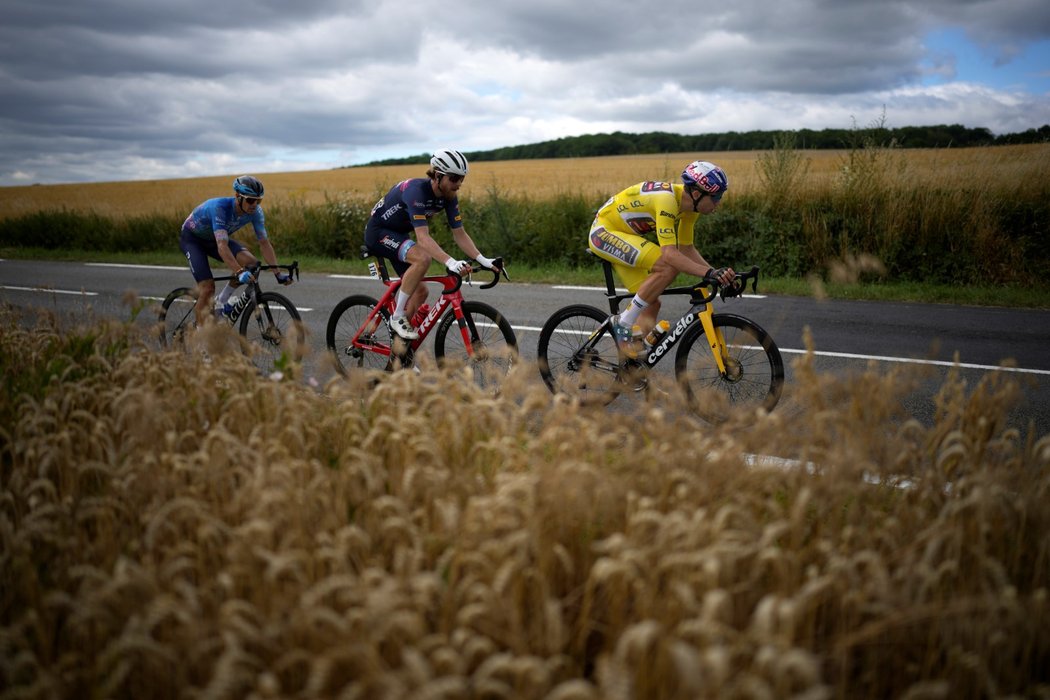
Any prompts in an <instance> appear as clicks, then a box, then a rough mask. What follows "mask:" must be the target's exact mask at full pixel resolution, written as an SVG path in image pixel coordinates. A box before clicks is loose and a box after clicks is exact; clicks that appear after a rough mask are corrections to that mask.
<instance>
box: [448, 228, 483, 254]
mask: <svg viewBox="0 0 1050 700" xmlns="http://www.w3.org/2000/svg"><path fill="white" fill-rule="evenodd" d="M452 238H453V239H455V241H456V245H458V246H459V249H460V250H462V251H463V252H464V253H466V254H467V257H469V258H471V259H473V260H477V259H478V257H480V256H481V251H480V250H478V247H477V246H476V245H474V241H473V239H471V237H470V234H468V233H467V229H466V228H465V227H463V226H460V227H459V228H454V229H452Z"/></svg>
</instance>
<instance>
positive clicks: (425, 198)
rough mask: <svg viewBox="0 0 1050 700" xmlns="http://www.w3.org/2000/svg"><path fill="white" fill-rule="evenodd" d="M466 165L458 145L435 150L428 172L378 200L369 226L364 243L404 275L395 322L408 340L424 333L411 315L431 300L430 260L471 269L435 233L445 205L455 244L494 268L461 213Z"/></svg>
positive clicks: (459, 270) (457, 268)
mask: <svg viewBox="0 0 1050 700" xmlns="http://www.w3.org/2000/svg"><path fill="white" fill-rule="evenodd" d="M467 167H468V166H467V159H466V157H465V156H464V155H463V154H462V153H460V152H459V151H454V150H441V151H437V152H435V153H434V155H433V157H432V158H431V159H430V169H429V170H427V176H426V177H425V178H422V177H420V178H413V179H411V180H405V181H403V182H399V183H398V184H396V185H394V187H393V188H391V190H390V191H389V192H388V193H387V194H386V196H385V197H383V198H382V199H380V200H379V201H378V202H376V205H375V206H374V207H373V208H372V214H371V216H369V218H368V223H367V225H366V226H365V245H367V246H368V249H369V250H370V251H371V252H372V253H374V254H375V255H379V256H381V257H383V258H386V259H388V260H390V261H391V264H392V265H393V267H394V270H395V271H396V272H397V274H398V275H399V276H400V277H401V289H400V290H399V291H398V293H397V306H396V308H395V309H394V313H393V314H392V315H391V317H390V328H391V330H393V331H394V332H395V333H396V334H397V335H398V336H400V337H401V338H403V339H404V340H415V339H416V338H418V337H419V331H417V330H416V329H415V327H413V326H412V323H411V321H409V319H410V318H412V315H413V314H414V313H415V312H416V309H418V308H419V307H420V306H421V305H422V304H423V302H425V301H426V300H427V289H426V285H423V284H420V283H419V281H420V280H421V279H423V277H424V276H426V273H427V269H428V268H429V267H430V263H431V261H432V260H440V261H442V262H443V263H444V264H445V267H446V268H448V270H449V271H450V272H456V273H460V274H466V273H467V272H469V270H470V264H469V263H467V262H466V261H464V260H456V259H455V258H453V257H452V256H451V255H449V254H448V253H446V252H445V251H444V249H442V247H441V245H440V244H439V243H438V242H437V241H435V240H434V237H433V236H431V235H430V218H431V217H432V216H434V215H435V214H437V213H439V212H442V211H443V212H444V213H445V218H446V220H447V221H448V225H449V228H450V229H451V230H452V237H453V238H454V239H455V241H456V245H458V246H459V247H460V249H461V250H462V251H463V252H464V253H466V254H467V255H468V256H470V257H471V258H473V259H474V260H477V261H478V262H479V263H480V264H481V265H482V266H483V267H485V268H488V269H490V270H491V269H494V268H493V264H494V263H493V259H492V258H487V257H485V256H484V255H482V254H481V251H479V250H478V247H477V246H476V245H474V241H473V240H471V238H470V236H469V235H468V234H467V231H466V229H465V228H464V227H463V217H462V216H461V215H460V213H459V198H458V197H457V193H458V192H459V188H460V187H461V186H462V185H463V179H464V178H465V177H466V176H467ZM413 233H414V234H415V237H416V239H415V240H412V237H411V234H413Z"/></svg>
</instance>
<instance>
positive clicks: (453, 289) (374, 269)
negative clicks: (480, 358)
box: [350, 246, 506, 357]
mask: <svg viewBox="0 0 1050 700" xmlns="http://www.w3.org/2000/svg"><path fill="white" fill-rule="evenodd" d="M361 257H362V258H364V259H367V258H372V257H375V256H373V255H372V253H371V252H369V251H368V249H367V247H364V246H362V249H361ZM481 269H484V268H480V267H479V268H474V269H473V271H474V272H478V271H479V270H481ZM368 270H369V272H370V273H371V275H372V277H375V278H377V279H379V280H380V281H381V282H382V283H383V284H384V285H386V292H384V294H383V296H381V297H380V298H379V301H378V302H377V303H376V305H375V308H373V309H372V311H371V312H369V314H368V316H367V317H366V318H365V321H364V323H363V324H362V325H361V327H360V328H358V329H357V332H356V333H354V336H353V338H352V339H351V341H350V343H351V345H352V347H354V348H356V349H359V350H363V351H366V352H375V353H378V354H380V355H384V356H387V357H389V356H390V355H391V354H402V355H408V354H410V353H414V352H415V351H416V350H417V349H419V346H420V345H422V344H423V342H424V341H425V340H426V339H427V336H428V335H430V332H431V331H432V330H433V329H434V328H435V327H436V326H437V323H438V320H439V319H441V317H442V316H443V315H444V314H445V312H446V311H448V309H449V307H451V308H452V313H453V315H454V317H455V319H456V324H457V325H458V326H459V332H460V334H461V335H462V337H463V346H464V348H465V349H466V351H467V354H468V355H469V356H471V357H473V355H474V345H473V342H472V340H471V337H472V335H473V334H474V333H475V332H476V329H475V328H471V327H470V326H469V324H468V322H467V317H466V315H465V314H464V313H463V293H462V292H461V291H460V289H461V287H462V286H463V278H462V277H460V276H459V275H456V274H452V273H449V274H445V275H433V276H427V277H424V278H423V279H422V280H420V283H421V284H425V283H427V282H438V283H440V284H441V285H442V289H441V293H440V294H439V295H438V300H437V302H436V303H435V304H434V305H433V306H432V307H431V308H430V310H429V311H428V312H427V315H426V316H425V317H424V318H423V319H422V320H421V321H420V323H419V327H418V328H417V330H418V331H419V337H418V338H416V339H415V340H413V341H411V342H410V343H407V348H408V351H407V352H401V353H397V352H395V350H394V348H393V347H391V346H388V345H385V344H383V343H378V342H375V341H374V340H373V341H368V342H366V341H364V340H362V337H363V336H371V335H372V334H374V333H375V331H376V330H377V329H378V328H379V326H380V324H382V323H384V322H385V319H384V318H383V317H382V310H383V309H386V310H387V312H388V313H393V311H394V309H395V307H396V305H395V301H394V299H395V297H396V295H397V292H398V290H400V289H401V279H400V278H398V279H391V278H390V274H389V273H388V272H387V269H386V264H385V263H384V262H383V259H382V258H378V257H376V258H375V260H373V261H370V262H369V263H368ZM494 274H495V277H494V278H493V280H492V282H490V283H488V284H483V285H481V288H482V289H488V288H490V287H492V286H495V284H496V282H497V281H499V275H500V272H494ZM502 274H503V275H504V276H506V272H505V271H504V272H503V273H502ZM396 340H397V342H400V343H405V342H406V341H404V340H400V339H396ZM395 344H396V343H395Z"/></svg>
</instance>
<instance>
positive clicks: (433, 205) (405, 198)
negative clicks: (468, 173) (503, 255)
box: [369, 177, 463, 233]
mask: <svg viewBox="0 0 1050 700" xmlns="http://www.w3.org/2000/svg"><path fill="white" fill-rule="evenodd" d="M442 211H443V212H445V217H446V218H447V219H448V226H449V228H452V229H457V228H462V227H463V217H462V216H461V215H460V213H459V198H458V197H452V198H451V199H446V198H444V197H439V196H437V195H436V194H434V189H433V188H432V187H431V186H430V180H429V179H428V178H425V177H417V178H412V179H411V180H404V181H403V182H399V183H397V184H396V185H394V186H393V187H391V188H390V191H389V192H387V193H386V196H384V197H383V198H382V199H380V200H379V201H378V202H376V205H375V206H374V207H372V215H371V220H370V222H369V223H371V224H375V225H378V226H379V227H380V228H383V229H386V230H389V231H397V232H401V233H410V232H411V231H413V230H414V229H415V228H416V227H419V226H429V225H430V224H429V221H430V217H432V216H434V215H435V214H437V213H439V212H442Z"/></svg>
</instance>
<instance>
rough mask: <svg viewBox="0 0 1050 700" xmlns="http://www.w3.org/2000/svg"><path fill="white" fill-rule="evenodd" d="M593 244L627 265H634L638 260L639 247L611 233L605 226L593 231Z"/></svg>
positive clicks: (597, 248) (595, 247) (596, 248)
mask: <svg viewBox="0 0 1050 700" xmlns="http://www.w3.org/2000/svg"><path fill="white" fill-rule="evenodd" d="M591 245H593V246H594V249H595V250H598V251H601V252H602V253H605V254H606V255H609V256H612V257H614V258H616V259H617V260H620V261H621V262H623V263H626V264H627V265H634V264H635V262H636V261H637V260H638V249H637V248H635V247H634V246H633V245H631V244H630V243H628V242H627V241H625V240H623V239H622V238H620V237H619V236H616V235H614V234H611V233H609V232H608V231H606V230H605V229H604V228H596V229H594V230H593V231H591Z"/></svg>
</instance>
